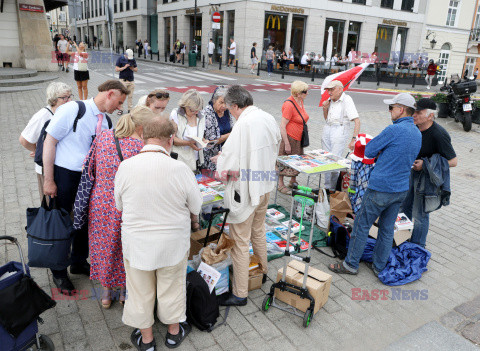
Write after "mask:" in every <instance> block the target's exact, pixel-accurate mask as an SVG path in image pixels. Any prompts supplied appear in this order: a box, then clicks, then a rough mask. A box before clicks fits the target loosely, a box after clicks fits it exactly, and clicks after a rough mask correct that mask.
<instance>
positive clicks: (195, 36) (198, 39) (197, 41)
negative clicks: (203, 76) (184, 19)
mask: <svg viewBox="0 0 480 351" xmlns="http://www.w3.org/2000/svg"><path fill="white" fill-rule="evenodd" d="M193 24H194V17H193V16H190V41H189V43H190V47H189V48H187V52H190V51H191V50H193V49H194V47H195V45H197V60H198V58H199V57H200V53H201V52H202V14H197V23H196V29H195V33H194V28H193Z"/></svg>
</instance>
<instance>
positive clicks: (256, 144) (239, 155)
mask: <svg viewBox="0 0 480 351" xmlns="http://www.w3.org/2000/svg"><path fill="white" fill-rule="evenodd" d="M225 102H226V104H227V107H228V109H229V111H230V113H231V114H232V115H233V117H235V118H236V119H237V122H236V124H235V127H234V128H233V129H232V132H231V134H230V136H229V137H228V139H227V142H226V143H225V145H224V146H223V149H222V152H221V153H220V154H219V155H218V156H215V157H214V158H213V159H212V162H216V163H217V172H218V173H219V174H225V175H226V174H230V176H229V177H225V178H226V179H224V180H225V181H226V187H225V197H224V203H225V205H224V206H225V207H226V208H229V209H230V213H229V215H228V222H229V223H230V237H231V238H232V239H234V240H235V245H234V246H233V249H232V253H231V256H232V261H233V289H232V293H231V294H226V297H225V298H224V299H223V300H222V301H221V302H220V304H221V305H236V306H244V305H246V304H247V297H248V266H249V264H250V254H249V243H250V241H251V243H252V247H253V252H254V254H255V255H257V256H258V257H259V259H260V263H261V268H262V270H263V273H264V282H265V280H266V273H267V270H268V263H267V242H266V237H265V214H266V212H267V207H268V199H269V197H270V192H271V191H272V190H273V189H274V188H275V183H276V182H275V181H274V178H272V177H266V179H265V178H264V177H260V178H259V177H256V176H255V174H267V175H268V174H274V173H275V162H276V160H277V154H278V144H279V143H280V139H281V136H280V129H279V128H278V125H277V122H276V121H275V119H274V118H273V116H271V115H270V114H268V113H266V112H264V111H262V110H260V109H259V108H258V107H255V106H253V98H252V96H251V95H250V93H249V92H248V91H247V90H246V89H245V88H243V87H241V86H239V85H233V86H231V87H229V88H228V90H227V94H226V95H225ZM244 174H250V175H251V176H250V177H244V176H239V175H244Z"/></svg>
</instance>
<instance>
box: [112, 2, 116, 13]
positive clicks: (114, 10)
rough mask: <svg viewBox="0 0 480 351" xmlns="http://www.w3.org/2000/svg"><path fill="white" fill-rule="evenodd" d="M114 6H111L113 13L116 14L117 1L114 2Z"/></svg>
mask: <svg viewBox="0 0 480 351" xmlns="http://www.w3.org/2000/svg"><path fill="white" fill-rule="evenodd" d="M114 1H115V2H114V4H113V12H115V13H117V0H114Z"/></svg>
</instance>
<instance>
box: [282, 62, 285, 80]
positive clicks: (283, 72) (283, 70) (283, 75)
mask: <svg viewBox="0 0 480 351" xmlns="http://www.w3.org/2000/svg"><path fill="white" fill-rule="evenodd" d="M282 79H285V64H283V65H282Z"/></svg>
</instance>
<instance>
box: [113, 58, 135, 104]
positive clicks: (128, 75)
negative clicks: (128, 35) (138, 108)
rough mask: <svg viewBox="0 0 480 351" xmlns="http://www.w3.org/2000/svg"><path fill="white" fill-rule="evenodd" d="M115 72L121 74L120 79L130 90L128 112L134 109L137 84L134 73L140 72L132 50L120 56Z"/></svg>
mask: <svg viewBox="0 0 480 351" xmlns="http://www.w3.org/2000/svg"><path fill="white" fill-rule="evenodd" d="M115 71H116V72H120V73H119V74H118V77H119V78H120V81H121V82H122V83H123V85H125V87H126V88H127V90H128V112H129V113H130V110H131V109H132V107H133V91H134V90H135V82H134V81H133V80H134V77H133V72H137V71H138V67H137V62H136V61H135V59H134V58H133V51H132V49H127V50H126V51H125V55H123V56H120V57H119V58H118V60H117V63H116V65H115Z"/></svg>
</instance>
